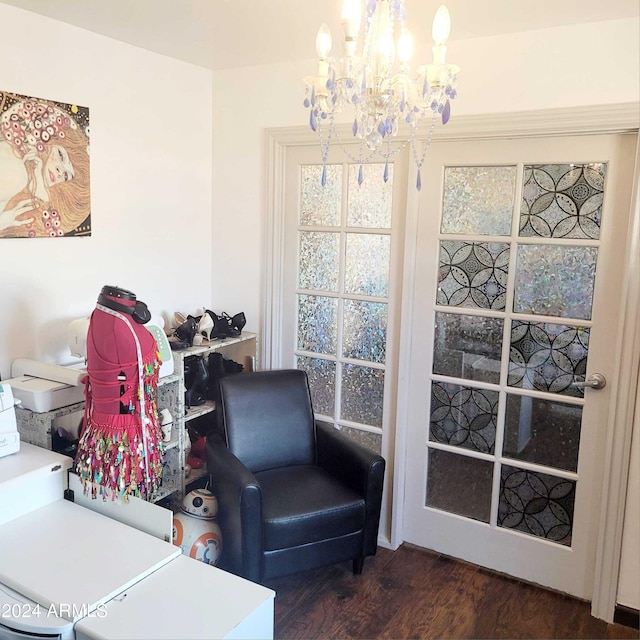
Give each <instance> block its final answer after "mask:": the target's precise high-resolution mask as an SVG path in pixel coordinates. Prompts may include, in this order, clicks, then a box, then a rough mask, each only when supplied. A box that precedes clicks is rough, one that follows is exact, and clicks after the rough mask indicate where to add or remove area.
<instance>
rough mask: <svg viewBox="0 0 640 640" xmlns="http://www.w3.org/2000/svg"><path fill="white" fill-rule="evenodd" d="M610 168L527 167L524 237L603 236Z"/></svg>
mask: <svg viewBox="0 0 640 640" xmlns="http://www.w3.org/2000/svg"><path fill="white" fill-rule="evenodd" d="M606 171H607V165H606V164H603V163H601V162H592V163H590V164H545V165H526V166H525V167H524V178H523V182H524V184H523V188H522V204H521V207H520V235H521V236H530V237H531V236H540V237H543V238H591V239H593V240H597V239H598V238H599V237H600V224H601V219H602V202H603V200H604V183H605V176H606Z"/></svg>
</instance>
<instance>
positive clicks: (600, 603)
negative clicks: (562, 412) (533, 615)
mask: <svg viewBox="0 0 640 640" xmlns="http://www.w3.org/2000/svg"><path fill="white" fill-rule="evenodd" d="M639 128H640V110H639V108H638V103H625V104H614V105H603V106H594V107H577V108H565V109H553V110H545V111H522V112H517V113H509V114H488V115H480V116H458V117H457V118H454V119H452V120H451V122H449V124H448V125H447V126H446V127H444V128H440V129H438V130H437V133H436V135H435V136H434V139H437V140H479V139H497V138H528V137H542V136H555V135H563V136H567V135H585V134H605V133H606V134H609V133H625V132H638V129H639ZM349 132H350V127H349V126H348V125H344V126H342V127H339V134H340V136H341V137H342V138H343V139H345V140H347V139H348V137H349ZM312 144H317V137H316V136H315V135H314V134H313V133H312V132H310V131H309V129H307V128H306V127H287V128H277V129H267V130H266V132H265V163H266V166H265V176H266V180H265V203H264V211H265V225H264V246H263V278H262V290H263V295H264V298H263V305H262V306H263V309H262V322H261V336H262V340H261V344H260V362H261V366H262V367H263V368H278V367H279V366H281V362H280V357H279V354H280V352H281V350H280V346H281V344H280V340H281V335H282V332H281V327H282V306H281V301H282V281H283V278H282V274H283V270H284V262H283V260H284V251H283V243H284V224H285V222H284V175H285V161H286V153H287V148H288V147H292V146H300V145H312ZM638 169H640V145H639V151H638V152H637V155H636V172H635V176H636V178H635V184H634V186H633V195H632V198H631V210H630V212H629V234H628V240H627V246H626V247H625V271H624V278H625V283H624V300H625V301H626V306H625V308H624V313H623V314H622V315H621V317H620V334H619V335H620V336H622V339H621V341H620V343H619V344H618V345H617V353H618V354H620V366H619V370H618V375H617V376H616V379H615V380H613V381H612V386H613V390H612V408H611V413H610V418H609V425H608V429H607V443H606V450H605V453H604V455H605V469H604V478H603V490H602V506H601V509H600V521H599V528H598V548H597V556H596V575H595V579H594V585H595V586H594V596H593V601H592V609H591V613H592V615H593V616H594V617H596V618H602V619H604V620H607V621H609V622H611V621H613V615H614V611H615V605H616V595H617V588H618V575H619V573H620V549H621V544H622V527H623V520H624V509H625V500H626V488H627V480H628V475H629V453H630V448H631V434H632V428H633V415H634V410H635V396H636V388H637V383H638V363H639V362H640V319H639V317H638V315H637V309H638V308H640V187H639V184H638V180H639V178H638ZM415 179H416V172H415V167H411V168H410V171H409V181H408V186H407V219H406V223H405V224H406V227H405V239H406V243H405V255H404V267H403V273H404V278H403V284H402V318H401V322H400V324H401V339H400V353H399V356H400V370H399V372H398V400H397V406H398V414H397V420H396V432H395V434H388V437H390V438H392V439H393V442H392V443H390V444H391V446H390V447H389V451H394V452H395V453H394V459H393V460H389V461H388V463H391V464H388V471H389V472H390V473H391V474H392V475H393V482H392V483H391V485H390V486H392V487H393V490H392V494H393V495H392V503H391V504H392V509H391V529H390V530H391V538H390V539H389V540H385V539H382V540H380V543H381V544H382V545H384V546H388V547H390V548H392V549H396V548H397V547H399V546H400V544H401V543H402V542H403V532H402V521H403V516H404V484H405V470H406V465H405V451H406V430H407V415H406V407H407V405H408V402H407V398H406V393H407V387H408V385H407V384H406V381H407V376H408V367H407V366H406V363H407V362H408V358H407V354H408V353H409V352H410V350H411V344H410V335H411V332H410V331H409V330H408V329H409V326H408V324H409V322H410V318H411V308H410V304H411V302H410V301H411V295H409V292H411V291H412V288H413V273H414V265H415V238H416V237H417V223H418V214H419V212H418V198H417V195H416V192H415V188H414V186H413V185H414V184H415ZM623 345H624V348H623ZM385 529H386V528H385V527H381V530H383V531H384V530H385Z"/></svg>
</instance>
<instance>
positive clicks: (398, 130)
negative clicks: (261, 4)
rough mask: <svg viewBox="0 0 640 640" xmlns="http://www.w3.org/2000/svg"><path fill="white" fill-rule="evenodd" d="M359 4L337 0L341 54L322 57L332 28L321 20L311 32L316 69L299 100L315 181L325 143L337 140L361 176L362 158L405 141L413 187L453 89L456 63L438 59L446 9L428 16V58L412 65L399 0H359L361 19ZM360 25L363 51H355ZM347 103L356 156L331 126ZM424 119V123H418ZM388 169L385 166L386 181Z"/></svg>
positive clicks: (386, 152) (389, 151)
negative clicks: (315, 162) (315, 152)
mask: <svg viewBox="0 0 640 640" xmlns="http://www.w3.org/2000/svg"><path fill="white" fill-rule="evenodd" d="M361 6H362V0H345V1H344V4H343V6H342V14H341V24H342V29H343V32H344V42H343V56H344V57H343V58H342V59H336V58H331V57H329V54H330V51H331V33H330V31H329V28H328V27H327V25H326V24H323V25H322V26H321V27H320V29H319V31H318V35H317V37H316V51H317V53H318V74H317V75H316V76H311V77H308V78H305V84H306V87H307V91H306V96H305V100H304V105H305V107H307V108H308V109H309V126H310V127H311V129H312V130H313V131H314V132H317V133H318V136H319V139H320V153H321V157H322V164H323V171H322V184H323V185H324V184H325V183H326V170H325V169H324V165H326V162H327V158H328V155H329V147H330V145H331V143H332V142H333V141H336V140H337V141H338V143H339V144H340V146H341V147H342V149H343V151H345V153H346V154H347V156H348V157H349V158H350V159H351V160H352V161H353V162H356V163H359V164H360V165H361V170H360V171H359V181H360V182H361V181H362V178H361V176H362V175H363V172H362V165H363V164H365V163H367V162H369V161H370V160H371V159H372V158H373V157H374V156H381V157H382V158H383V159H384V160H385V162H386V163H387V164H388V162H389V159H390V158H391V157H392V156H393V155H394V154H395V153H397V152H398V151H399V150H400V148H402V146H404V145H406V144H409V145H411V150H412V154H413V158H414V161H415V163H416V167H417V170H418V171H417V182H416V186H417V188H418V189H420V186H421V180H420V169H421V168H422V165H423V163H424V160H425V156H426V151H427V149H428V145H429V142H430V141H431V136H432V134H433V130H434V127H435V123H436V120H441V122H442V124H446V123H447V122H448V120H449V117H450V115H451V100H453V99H454V98H455V97H456V95H457V90H456V78H457V75H458V72H459V71H460V68H459V67H457V66H456V65H451V64H446V63H445V56H446V52H447V46H446V41H447V39H448V37H449V34H450V31H451V19H450V17H449V12H448V11H447V8H446V7H445V6H444V5H442V6H440V8H439V9H438V11H437V12H436V14H435V17H434V20H433V27H432V36H433V40H434V46H433V48H432V51H433V62H432V63H431V64H426V65H422V66H420V67H418V68H417V69H416V70H415V72H412V71H411V57H412V55H413V40H412V38H411V35H410V33H409V31H408V30H407V28H406V25H405V22H406V8H405V0H366V11H365V14H364V20H362V19H361V15H362V13H361ZM361 26H363V37H362V53H361V54H359V55H358V54H357V51H356V50H357V47H358V35H359V32H360V27H361ZM396 39H397V42H396ZM396 60H397V62H396ZM347 110H351V111H352V112H353V125H352V132H353V135H354V136H355V137H356V138H357V139H358V141H359V143H360V144H359V146H358V153H357V154H356V155H354V154H352V152H351V151H349V149H348V148H347V147H346V145H345V144H343V143H342V141H341V140H340V138H339V135H338V132H337V130H336V127H335V116H336V114H338V113H341V112H343V111H347ZM425 123H429V126H428V127H425V126H423V125H424V124H425ZM398 136H400V138H399V139H400V141H401V142H403V143H404V144H403V145H401V146H398V145H394V146H392V145H391V141H392V139H394V138H396V139H398ZM423 140H424V143H425V144H424V147H423V149H420V148H419V147H420V143H421V142H422V141H423ZM387 175H388V171H386V170H385V172H384V178H385V180H386V179H387Z"/></svg>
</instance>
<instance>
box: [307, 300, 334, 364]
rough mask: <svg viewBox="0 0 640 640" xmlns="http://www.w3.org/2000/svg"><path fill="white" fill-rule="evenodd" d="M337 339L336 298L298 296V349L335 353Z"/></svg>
mask: <svg viewBox="0 0 640 640" xmlns="http://www.w3.org/2000/svg"><path fill="white" fill-rule="evenodd" d="M337 339H338V300H337V299H336V298H327V297H325V296H306V295H299V296H298V349H301V350H302V351H314V352H315V353H327V354H331V355H335V353H336V344H337Z"/></svg>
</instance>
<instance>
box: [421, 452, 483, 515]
mask: <svg viewBox="0 0 640 640" xmlns="http://www.w3.org/2000/svg"><path fill="white" fill-rule="evenodd" d="M427 476H428V477H427V499H426V503H425V504H426V506H427V507H434V508H435V509H443V510H445V511H449V512H451V513H457V514H458V515H461V516H467V518H473V519H474V520H480V521H482V522H489V515H490V511H491V482H492V477H493V463H492V462H488V461H487V460H478V459H476V458H469V457H467V456H461V455H457V454H455V453H449V452H448V451H440V450H438V449H429V470H428V472H427Z"/></svg>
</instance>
